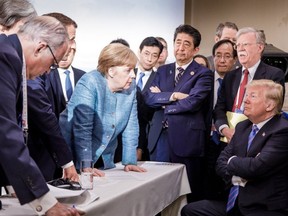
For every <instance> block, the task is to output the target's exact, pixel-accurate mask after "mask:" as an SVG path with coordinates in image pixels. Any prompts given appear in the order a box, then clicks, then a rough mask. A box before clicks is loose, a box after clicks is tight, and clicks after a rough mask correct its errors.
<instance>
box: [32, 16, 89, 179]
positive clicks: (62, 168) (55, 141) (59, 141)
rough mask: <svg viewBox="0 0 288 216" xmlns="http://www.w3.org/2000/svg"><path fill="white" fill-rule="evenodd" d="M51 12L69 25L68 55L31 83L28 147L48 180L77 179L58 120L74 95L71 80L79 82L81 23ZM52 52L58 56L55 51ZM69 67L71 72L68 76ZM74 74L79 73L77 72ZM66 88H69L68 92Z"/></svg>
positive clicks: (66, 25)
mask: <svg viewBox="0 0 288 216" xmlns="http://www.w3.org/2000/svg"><path fill="white" fill-rule="evenodd" d="M48 15H49V16H50V15H51V16H50V17H54V18H56V19H58V20H59V21H60V22H61V23H62V24H63V25H64V26H65V27H66V30H67V32H68V37H69V46H68V54H67V52H66V55H65V56H64V57H63V58H62V60H61V61H59V62H58V61H56V60H55V64H56V65H55V66H54V67H53V68H51V72H50V74H45V75H43V76H42V77H41V78H40V77H38V78H36V79H35V80H29V81H28V82H27V88H28V102H29V103H28V118H29V119H28V121H29V122H30V124H29V126H30V128H29V137H28V148H29V151H30V155H31V157H32V158H33V159H34V160H35V162H36V163H37V165H38V166H39V168H40V170H41V171H42V173H43V175H44V177H45V179H46V181H49V180H52V179H55V178H61V177H62V176H63V174H64V176H65V177H68V178H71V179H72V180H77V179H78V176H77V173H76V169H75V167H74V164H73V161H72V159H73V158H72V154H71V151H70V150H69V147H68V145H67V143H66V142H65V140H64V138H63V136H62V134H61V131H60V128H59V122H58V117H59V114H60V112H61V111H62V110H64V109H65V107H66V103H67V101H68V98H69V97H71V94H72V88H73V86H74V85H72V84H71V83H74V81H76V78H74V76H73V69H72V67H71V66H70V65H71V63H72V60H73V57H74V54H75V40H74V39H75V34H76V27H77V25H76V23H75V22H74V21H73V20H72V19H70V18H69V17H67V16H65V15H63V14H60V13H52V14H48ZM48 15H47V16H48ZM51 55H54V54H53V51H52V50H51ZM61 66H62V67H63V66H65V69H60V67H61ZM57 69H58V70H59V71H60V70H61V72H62V74H60V72H59V74H58V71H57ZM67 69H68V70H69V71H70V74H67V75H66V74H65V73H67V71H68V70H67ZM71 73H72V74H71ZM74 73H75V75H76V71H74ZM80 74H81V75H82V74H84V72H82V71H80ZM77 75H78V73H77ZM75 77H76V76H75ZM79 77H80V75H79ZM79 77H77V79H79ZM57 78H58V79H59V80H58V79H57ZM60 78H61V80H63V82H64V84H65V82H66V86H65V85H64V86H63V88H64V90H62V86H61V82H60ZM69 78H70V79H69ZM57 80H58V81H57ZM67 81H70V85H67V84H69V82H68V83H67ZM66 87H68V88H67V90H68V91H67V93H66Z"/></svg>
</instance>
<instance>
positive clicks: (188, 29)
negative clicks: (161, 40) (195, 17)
mask: <svg viewBox="0 0 288 216" xmlns="http://www.w3.org/2000/svg"><path fill="white" fill-rule="evenodd" d="M179 33H186V34H188V35H190V36H191V37H192V38H193V43H194V47H195V48H196V47H199V46H200V42H201V34H200V32H199V31H198V30H197V29H195V28H193V27H192V26H191V25H186V24H184V25H180V26H178V27H177V28H176V30H175V33H174V39H173V41H174V42H175V40H176V37H177V35H178V34H179Z"/></svg>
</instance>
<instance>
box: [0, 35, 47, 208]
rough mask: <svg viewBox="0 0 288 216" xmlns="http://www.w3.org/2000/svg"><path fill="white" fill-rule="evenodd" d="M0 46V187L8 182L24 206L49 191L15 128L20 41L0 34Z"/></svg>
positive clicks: (21, 63)
mask: <svg viewBox="0 0 288 216" xmlns="http://www.w3.org/2000/svg"><path fill="white" fill-rule="evenodd" d="M0 47H1V49H0V101H1V103H0V185H5V184H8V183H10V184H11V185H12V186H13V188H14V190H15V192H16V194H17V197H18V199H19V201H20V203H21V204H25V203H28V202H31V201H32V200H35V199H36V198H39V197H41V196H43V195H44V194H45V193H47V192H48V191H49V189H48V187H47V185H46V182H45V179H44V178H43V176H42V174H41V171H40V170H39V168H38V166H37V165H36V163H35V162H34V160H33V159H32V158H31V157H30V155H29V150H28V148H27V146H26V145H25V143H24V138H23V132H22V129H21V127H19V125H18V123H19V122H18V119H17V118H18V116H19V114H20V113H21V109H22V107H21V104H22V99H21V95H22V85H21V83H22V66H23V59H22V57H23V53H22V48H21V44H20V41H19V39H18V37H17V36H16V35H10V36H8V37H7V36H6V35H0ZM3 171H4V172H3ZM6 177H7V178H6ZM5 180H8V182H7V181H5Z"/></svg>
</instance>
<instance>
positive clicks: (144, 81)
mask: <svg viewBox="0 0 288 216" xmlns="http://www.w3.org/2000/svg"><path fill="white" fill-rule="evenodd" d="M162 50H163V45H162V43H161V42H160V41H159V40H157V38H155V37H147V38H145V39H144V40H143V41H142V42H141V44H140V46H139V53H138V56H139V61H138V65H137V68H135V73H136V83H137V95H136V96H137V103H138V104H137V108H138V120H139V129H140V134H139V143H138V148H137V157H138V160H149V152H148V149H147V145H148V140H147V133H148V132H149V123H150V121H151V119H152V116H153V114H154V109H153V108H151V107H148V106H147V105H146V103H145V101H144V98H143V94H144V93H145V92H146V91H149V87H150V85H151V83H152V81H153V80H154V78H155V75H156V72H155V71H154V70H153V68H154V66H155V65H156V63H157V61H158V59H159V57H160V54H161V52H162Z"/></svg>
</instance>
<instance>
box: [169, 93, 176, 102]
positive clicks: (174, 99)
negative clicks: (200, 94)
mask: <svg viewBox="0 0 288 216" xmlns="http://www.w3.org/2000/svg"><path fill="white" fill-rule="evenodd" d="M174 94H175V92H174V93H172V95H171V96H170V98H169V101H176V100H177V99H176V98H175V97H174Z"/></svg>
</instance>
